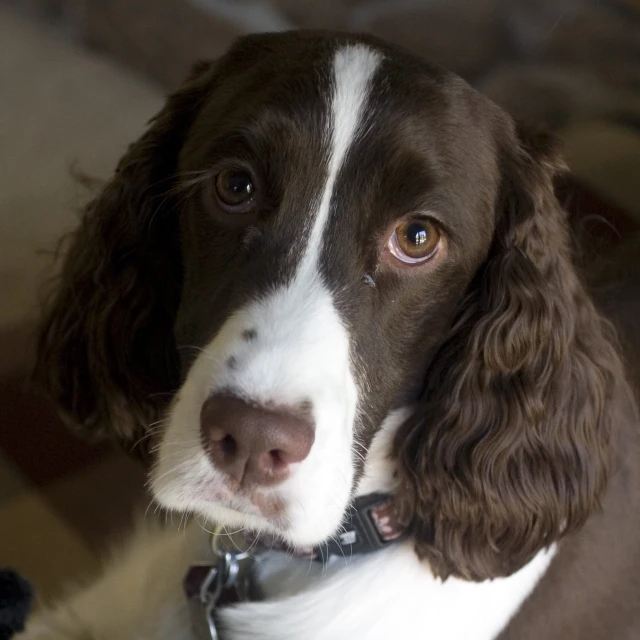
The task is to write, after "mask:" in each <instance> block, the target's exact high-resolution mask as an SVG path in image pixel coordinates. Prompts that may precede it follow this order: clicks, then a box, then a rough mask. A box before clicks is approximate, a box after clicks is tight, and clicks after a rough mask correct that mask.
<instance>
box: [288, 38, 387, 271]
mask: <svg viewBox="0 0 640 640" xmlns="http://www.w3.org/2000/svg"><path fill="white" fill-rule="evenodd" d="M381 60H382V54H381V53H380V52H378V51H375V50H374V49H371V48H369V47H367V46H365V45H362V44H358V45H350V46H347V47H342V48H340V49H338V51H336V53H335V56H334V59H333V78H332V80H333V87H332V94H331V121H330V124H331V131H330V135H331V147H330V156H329V173H328V177H327V182H326V184H325V188H324V192H323V194H322V199H321V200H320V206H319V208H318V213H317V215H316V218H315V220H314V223H313V227H312V229H311V233H310V234H309V239H308V244H307V248H306V251H305V254H304V256H303V258H302V263H301V264H300V270H299V274H298V275H302V274H304V275H307V274H309V271H315V267H316V265H317V262H318V256H319V255H320V249H321V247H322V238H323V235H324V231H325V228H326V226H327V221H328V220H329V210H330V205H331V197H332V195H333V189H334V186H335V183H336V178H337V176H338V173H339V171H340V168H341V167H342V164H343V162H344V159H345V157H346V155H347V152H348V151H349V148H350V147H351V145H352V144H353V142H354V140H355V139H356V138H357V135H358V132H359V130H360V125H361V122H362V119H363V118H362V116H363V114H364V110H365V106H366V103H367V99H368V96H369V92H370V89H371V83H372V80H373V77H374V75H375V72H376V69H377V68H378V66H379V64H380V62H381Z"/></svg>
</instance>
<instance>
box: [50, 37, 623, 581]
mask: <svg viewBox="0 0 640 640" xmlns="http://www.w3.org/2000/svg"><path fill="white" fill-rule="evenodd" d="M552 165H553V158H552V155H551V152H550V150H549V149H548V148H547V146H546V142H545V141H544V140H542V141H539V142H536V143H534V142H531V141H529V140H527V139H524V138H523V137H522V135H520V134H519V132H517V131H516V129H515V127H514V125H513V123H512V121H511V120H510V119H509V118H508V116H506V115H505V114H504V113H503V112H501V111H500V110H499V109H498V108H497V107H496V106H494V105H493V104H492V103H490V102H489V101H488V100H486V99H485V98H483V97H482V96H480V95H479V94H477V93H476V92H474V91H473V90H472V89H470V88H469V87H468V86H467V85H466V84H465V83H464V82H462V81H461V80H460V79H458V78H456V77H455V76H453V75H451V74H449V73H447V72H445V71H443V70H441V69H437V68H434V67H432V66H429V65H427V64H424V63H422V62H420V61H418V60H416V59H414V58H412V57H410V56H408V55H406V54H404V53H402V52H399V51H398V50H395V49H393V48H390V47H387V46H386V45H383V44H382V43H380V42H378V41H376V40H374V39H370V38H365V37H347V36H333V35H327V34H313V33H301V34H300V33H291V34H283V35H264V36H255V37H250V38H246V39H243V40H241V41H239V42H238V44H237V45H236V46H234V48H233V49H232V50H231V51H230V52H229V53H228V54H227V55H226V56H225V57H224V58H222V59H221V60H220V61H218V62H216V63H212V64H209V65H207V64H204V65H200V66H198V67H197V68H196V69H195V70H194V72H193V74H192V76H191V78H190V79H189V80H188V81H187V83H186V84H185V86H184V87H183V88H182V89H181V90H180V91H179V92H177V93H176V94H174V96H172V97H171V98H170V99H169V101H168V103H167V106H166V107H165V109H164V110H163V111H162V112H161V113H160V114H159V115H158V117H157V118H156V120H155V121H154V123H153V124H152V127H151V129H150V130H149V132H148V133H147V134H146V135H145V136H144V137H143V138H142V139H141V140H140V141H139V142H138V143H136V144H135V145H133V146H132V148H131V150H130V151H129V154H128V155H127V156H126V157H125V158H124V159H123V161H122V162H121V165H120V167H119V170H118V173H117V176H116V178H115V179H114V181H113V182H112V183H111V184H110V185H109V186H108V187H107V188H106V189H105V192H104V193H103V194H102V195H101V197H100V198H98V199H97V200H96V201H95V202H94V203H92V205H90V207H89V210H88V214H87V216H86V218H85V221H84V226H83V229H82V230H81V236H79V241H78V242H76V243H75V245H74V247H72V250H71V252H70V254H69V257H68V258H67V266H66V270H65V272H64V274H63V282H66V283H67V284H66V286H63V287H62V288H61V291H60V293H59V294H58V299H57V301H56V304H55V305H54V307H53V311H52V313H51V315H50V317H49V319H48V321H47V323H46V324H45V329H44V331H43V336H42V339H41V345H40V346H41V361H42V362H44V363H48V364H49V365H50V364H51V362H53V361H54V360H55V361H56V362H58V363H59V362H60V358H61V357H62V354H61V350H62V351H65V355H64V356H63V357H64V358H66V361H67V362H68V363H71V362H73V363H75V365H74V366H75V367H76V370H75V371H74V373H73V375H66V376H63V378H62V379H60V377H59V378H58V380H57V381H55V382H52V380H53V376H50V377H49V378H48V381H49V386H50V389H51V390H52V391H53V392H54V394H55V395H56V396H57V398H58V400H59V401H60V403H61V404H62V405H63V407H64V408H65V409H66V410H67V411H70V412H71V413H72V414H73V419H74V420H80V421H82V422H84V423H85V424H88V425H94V426H95V425H96V423H97V422H102V423H104V421H105V418H106V420H107V421H108V422H109V423H110V424H111V426H112V428H115V429H116V430H120V432H121V433H122V432H125V433H127V434H128V435H132V436H133V434H134V432H136V431H138V430H139V429H140V425H141V426H142V428H143V429H147V428H148V426H149V423H151V422H152V421H153V420H154V418H156V417H159V418H160V419H161V423H160V424H159V425H157V426H156V427H155V431H154V433H156V434H157V435H158V446H157V459H156V463H155V465H154V470H153V472H152V486H153V491H154V493H155V495H156V497H157V498H158V500H159V501H160V502H161V503H162V504H164V505H165V506H167V507H170V508H173V509H179V510H183V511H194V512H197V513H199V514H201V515H204V516H206V517H208V518H211V519H212V520H215V521H217V522H221V523H223V524H228V525H238V526H240V527H248V528H250V529H259V530H268V531H270V532H273V533H276V534H278V535H280V536H282V537H283V538H284V539H285V540H287V541H288V542H289V543H291V544H292V545H294V546H298V545H304V546H306V545H310V544H316V543H320V542H322V541H324V540H325V539H327V538H328V537H329V536H330V535H332V534H333V533H335V532H336V530H337V529H338V528H339V526H340V523H341V520H342V518H343V514H344V512H345V510H346V508H347V507H348V504H349V501H350V499H351V498H352V496H353V494H354V491H355V488H356V484H357V482H358V479H359V478H360V476H361V475H362V472H363V468H364V464H365V462H366V461H367V457H368V451H369V448H370V445H371V443H372V441H373V439H374V436H375V435H376V433H377V432H378V431H379V430H380V428H381V426H382V425H383V423H384V421H385V418H386V417H387V416H388V415H389V414H390V413H391V412H392V411H393V410H394V409H396V408H398V407H400V406H403V405H411V406H414V407H415V410H414V412H413V414H412V417H411V419H410V420H408V421H407V422H406V423H405V424H404V425H402V427H401V428H400V430H399V432H398V434H397V436H396V446H395V450H394V451H391V450H389V451H388V452H386V453H388V455H390V456H391V455H393V456H394V460H395V465H396V473H397V478H396V479H395V480H394V481H393V486H395V487H396V488H397V493H398V498H399V501H401V502H402V503H403V504H404V505H405V506H406V507H407V509H408V511H409V517H410V518H411V519H412V521H413V528H414V531H415V532H416V536H417V543H418V549H419V551H420V553H421V554H422V555H425V556H427V557H428V558H429V559H430V560H431V562H432V565H433V566H434V570H435V571H437V572H438V573H440V574H441V575H447V574H448V573H451V572H456V573H459V574H460V575H465V576H466V577H470V578H476V579H479V578H484V577H489V576H492V575H499V574H503V573H507V572H509V571H512V570H513V569H514V568H517V567H518V566H520V565H521V564H522V563H523V562H524V561H526V559H528V558H529V557H531V555H532V554H533V553H534V552H535V551H537V550H538V549H539V548H541V547H542V546H544V545H545V544H549V543H550V542H552V541H553V540H554V539H555V538H556V537H557V536H558V535H560V533H561V532H562V531H565V530H569V529H571V528H572V527H573V526H574V525H576V526H577V524H579V523H580V522H581V521H582V520H584V518H585V517H586V515H587V514H588V512H589V511H590V509H591V506H592V505H593V504H595V503H596V502H597V499H598V497H599V495H600V494H601V492H602V490H603V487H604V482H605V478H606V469H607V461H608V457H607V444H608V439H609V430H608V423H607V421H606V420H605V418H604V415H605V412H604V409H603V403H604V401H605V400H604V396H606V394H607V393H608V391H607V389H608V386H609V385H610V384H611V380H612V379H613V377H614V375H613V373H611V371H612V370H613V369H615V365H608V364H607V362H606V357H610V358H611V359H612V362H613V361H615V356H614V355H613V352H611V351H610V350H609V347H608V343H607V342H606V340H605V339H604V338H603V337H602V335H601V326H600V320H599V318H598V316H597V315H596V314H595V312H594V311H593V308H592V307H591V304H590V302H589V301H588V299H587V298H586V297H585V295H584V292H583V291H582V289H581V287H580V284H579V282H578V280H577V278H576V276H575V274H574V273H573V270H572V268H571V265H570V262H569V259H568V250H567V246H566V239H565V230H564V226H563V225H564V222H563V218H562V214H561V212H560V209H559V208H558V207H557V203H555V200H554V199H553V193H552V188H551V177H552V174H553V166H552ZM99 245H102V246H103V247H104V249H101V251H102V252H103V253H102V255H100V256H95V255H93V256H92V255H91V252H90V250H91V249H94V250H96V251H99V250H98V249H97V247H98V246H99ZM105 249H109V254H108V255H107V254H106V253H105ZM88 281H91V282H92V283H93V286H92V287H90V286H86V287H85V289H86V292H85V293H86V296H87V298H86V300H84V301H83V302H81V303H80V305H81V306H80V307H78V306H75V309H76V313H77V316H76V317H75V318H73V319H72V318H71V317H70V316H69V312H70V309H69V307H70V305H69V304H66V307H65V301H66V302H67V303H68V302H69V300H70V299H71V298H72V297H73V298H74V300H75V301H76V304H77V301H78V300H79V298H78V296H79V293H78V292H79V291H80V290H83V291H84V289H83V287H82V283H85V284H87V285H88V284H89V282H88ZM109 287H111V292H110V293H105V291H106V290H107V289H108V288H109ZM89 289H91V291H89ZM96 289H97V291H96ZM100 291H102V293H100ZM72 292H73V293H72ZM65 296H66V297H65ZM101 296H102V297H101ZM63 307H65V312H64V313H65V314H66V315H65V316H64V317H63V311H62V308H63ZM92 314H96V315H95V317H94V316H93V315H92ZM79 316H82V317H79ZM578 325H580V326H581V327H582V329H585V328H586V329H587V330H588V331H590V333H591V337H590V338H588V339H587V338H586V337H585V336H584V335H582V336H579V335H578V332H577V329H576V327H577V326H578ZM74 331H75V335H74ZM61 336H64V340H63V339H62V338H61ZM73 341H75V342H73ZM110 341H111V345H110ZM72 342H73V344H72ZM63 343H64V344H63ZM114 345H117V346H114ZM603 354H604V355H603ZM605 356H606V357H605ZM616 362H617V361H616ZM43 366H44V365H43ZM612 367H613V369H612ZM47 375H49V374H47ZM83 376H86V378H89V379H83ZM561 378H563V379H561ZM571 384H573V387H572V388H570V387H571ZM563 385H568V387H567V389H563V388H562V389H561V387H562V386H563ZM81 387H82V388H81ZM167 397H168V398H170V402H169V403H167V402H166V400H167ZM583 398H584V403H586V404H584V403H583V404H582V406H581V407H578V405H577V402H578V401H580V402H582V400H583ZM552 414H553V415H552ZM556 414H560V415H561V416H562V418H561V419H560V418H559V416H558V415H556ZM586 432H588V433H586ZM585 438H586V440H591V441H592V442H597V445H598V446H597V447H596V448H595V449H594V450H593V451H592V452H590V453H589V454H587V453H586V451H585V449H584V448H582V445H581V444H580V442H579V441H582V440H581V439H585ZM586 440H585V441H586ZM545 456H546V457H545ZM575 460H578V466H577V467H576V465H575V464H573V462H574V461H575ZM572 464H573V466H571V465H572ZM571 483H573V485H572V484H571ZM532 489H533V491H531V490H532ZM545 492H546V493H547V494H548V495H545ZM514 527H515V529H514ZM512 530H513V531H512ZM527 535H529V536H530V537H529V538H527ZM516 544H518V545H519V546H520V548H519V549H514V548H515V546H516Z"/></svg>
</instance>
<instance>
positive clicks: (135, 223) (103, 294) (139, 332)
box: [35, 63, 213, 439]
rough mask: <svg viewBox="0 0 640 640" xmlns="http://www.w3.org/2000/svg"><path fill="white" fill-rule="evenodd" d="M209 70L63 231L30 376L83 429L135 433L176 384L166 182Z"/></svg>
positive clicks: (172, 223) (199, 72) (174, 98)
mask: <svg viewBox="0 0 640 640" xmlns="http://www.w3.org/2000/svg"><path fill="white" fill-rule="evenodd" d="M212 74H213V65H212V64H209V63H200V64H198V65H196V66H195V67H194V68H193V70H192V72H191V74H190V76H189V77H188V79H187V80H186V82H185V83H184V85H183V86H182V87H181V88H180V89H179V90H178V91H176V92H175V93H174V94H173V95H171V96H170V97H169V98H168V99H167V102H166V104H165V106H164V108H163V109H162V110H161V111H160V112H159V113H158V114H157V115H156V116H155V117H154V118H153V119H152V120H151V122H150V123H149V128H148V130H147V131H146V133H145V134H144V135H143V136H142V137H141V138H140V139H139V140H138V141H137V142H135V143H134V144H132V145H131V146H130V147H129V149H128V151H127V153H126V154H125V156H124V157H123V158H122V159H121V161H120V163H119V164H118V167H117V169H116V172H115V175H114V177H113V178H112V179H111V180H110V182H109V183H107V185H106V186H105V187H104V189H103V190H102V192H101V193H100V194H99V195H98V197H97V198H95V199H94V200H93V201H92V202H90V203H89V205H88V206H87V207H86V209H85V211H84V213H83V217H82V220H81V223H80V226H79V228H78V230H77V231H75V232H74V233H73V234H71V236H69V238H68V240H69V243H68V248H67V250H66V252H65V254H64V263H63V265H62V270H61V275H60V278H59V280H58V281H56V289H55V291H54V292H53V295H52V296H51V298H50V300H49V302H48V303H47V304H46V307H45V313H44V316H43V319H42V323H41V327H40V334H39V340H38V351H37V364H36V370H35V376H36V379H37V381H38V382H39V383H40V384H41V385H42V386H43V387H44V389H45V391H46V392H47V393H48V394H49V395H50V396H51V398H52V399H53V400H54V401H55V402H56V403H57V405H58V406H59V408H60V410H61V413H62V415H63V417H64V418H65V420H66V421H67V422H68V423H69V424H71V425H73V426H77V427H80V428H81V429H82V430H83V431H84V432H85V433H89V434H102V433H106V432H109V433H115V434H116V435H117V436H118V437H120V438H124V439H128V438H132V437H135V436H136V435H137V434H138V432H140V430H141V429H143V428H146V427H147V426H148V425H149V423H150V422H152V421H153V420H155V419H156V418H157V415H158V412H159V410H160V409H161V408H162V407H163V405H164V404H165V402H166V401H167V398H168V396H166V395H163V392H171V391H173V390H174V389H175V388H176V386H177V380H178V369H177V357H176V350H175V344H174V338H173V322H174V317H175V313H176V307H177V303H178V297H179V290H180V284H181V283H180V271H181V269H180V253H179V246H178V220H177V208H176V206H175V203H174V202H173V197H172V181H173V180H174V179H175V173H176V166H177V158H178V154H179V152H180V149H181V146H182V143H183V141H184V138H185V136H186V132H187V131H188V128H189V126H190V125H191V123H192V122H193V120H194V117H195V115H196V114H197V112H198V111H199V108H200V106H201V103H202V101H203V100H204V98H205V97H206V95H207V93H208V89H209V86H210V84H211V82H212ZM123 108H126V105H125V106H124V107H123Z"/></svg>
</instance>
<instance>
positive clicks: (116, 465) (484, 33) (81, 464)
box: [0, 0, 640, 598]
mask: <svg viewBox="0 0 640 640" xmlns="http://www.w3.org/2000/svg"><path fill="white" fill-rule="evenodd" d="M311 27H316V28H318V27H319V28H329V29H339V30H356V31H368V32H371V33H373V34H375V35H377V36H380V37H382V38H385V39H388V40H391V41H393V42H396V43H398V44H401V45H403V46H404V47H406V48H408V49H411V50H413V51H415V52H416V53H418V54H421V55H423V56H424V57H426V58H428V59H429V60H431V61H433V62H436V63H439V64H441V65H444V66H446V67H448V68H450V69H451V70H453V71H455V72H457V73H459V74H460V75H462V76H463V77H464V78H465V79H467V80H468V81H469V82H470V83H472V84H473V85H474V86H476V87H477V88H478V89H480V90H481V91H483V92H485V93H486V94H488V95H489V96H490V97H492V98H493V99H494V100H496V101H497V102H498V103H500V104H501V105H502V106H503V107H505V108H506V109H507V110H508V111H510V112H511V113H512V114H513V115H515V116H517V117H520V118H524V119H526V120H529V121H534V122H538V123H541V124H543V125H546V126H547V127H549V128H552V129H554V130H555V131H556V133H557V135H558V136H559V138H560V140H561V142H562V145H563V147H564V153H565V157H566V159H567V161H568V164H569V167H570V170H571V171H570V175H569V176H568V177H567V178H565V179H563V180H562V182H559V183H558V195H559V197H560V198H561V199H562V201H563V202H564V204H565V206H566V207H567V209H568V211H569V212H570V216H571V222H572V225H573V227H574V231H575V235H576V238H577V239H578V242H579V246H580V251H579V255H580V259H581V261H582V262H583V266H584V267H585V270H586V273H587V275H588V278H589V281H590V283H591V286H592V289H593V291H594V293H595V294H596V296H597V297H598V299H599V300H600V303H601V305H602V306H603V307H604V308H605V309H606V310H607V312H608V313H610V314H611V316H612V317H613V318H614V320H615V322H617V323H618V325H619V326H620V328H621V331H622V335H623V343H624V345H625V351H626V355H627V360H628V363H629V367H630V370H631V371H632V374H634V375H635V373H636V369H637V367H638V364H639V363H640V0H626V1H625V0H618V1H613V0H609V1H606V0H602V1H599V2H596V1H593V0H13V1H9V0H0V567H2V566H7V565H10V566H13V567H14V568H16V569H18V570H19V571H21V572H22V573H23V574H24V575H25V576H26V577H27V578H28V579H30V580H31V581H32V582H33V583H34V585H35V587H36V589H37V591H38V593H39V594H40V595H41V596H43V597H45V598H47V597H51V596H53V595H55V594H57V593H59V592H60V589H61V588H62V586H63V585H64V584H65V582H68V581H73V580H77V579H79V578H82V577H86V576H90V575H91V574H92V573H93V572H94V571H95V570H96V568H97V566H98V559H99V556H100V553H101V552H103V551H104V549H105V544H106V541H107V540H112V539H113V536H114V535H116V534H117V533H118V532H121V531H122V530H123V529H124V528H125V525H126V523H127V522H128V521H129V520H130V519H131V514H132V513H133V512H134V511H135V510H141V511H144V509H145V508H146V507H147V505H148V504H149V497H148V496H147V495H146V494H145V489H144V481H145V476H144V470H143V469H142V468H141V467H140V466H139V465H138V463H136V462H135V461H134V460H133V459H132V458H130V457H129V456H128V455H127V453H126V452H123V451H119V450H116V449H115V448H114V447H112V446H109V445H108V444H101V445H98V446H90V445H88V444H86V443H83V442H81V441H79V440H77V439H76V438H75V437H74V436H73V435H72V434H70V433H68V432H66V431H65V430H64V429H63V428H62V427H61V425H60V423H59V422H58V420H57V419H56V417H55V414H54V413H53V412H52V410H51V407H50V406H49V405H48V404H47V402H46V401H45V400H44V399H43V398H41V397H40V396H39V395H38V393H37V391H36V390H35V389H33V388H32V387H31V386H30V384H29V382H28V374H29V369H30V367H31V364H32V361H33V349H32V333H33V327H34V323H35V318H36V317H37V308H38V305H37V301H38V291H39V288H40V287H41V284H42V282H43V281H45V280H46V279H47V278H48V277H49V276H51V274H52V258H51V255H50V252H48V251H50V250H51V249H52V248H53V247H54V246H55V242H56V240H57V238H59V237H60V235H61V234H62V233H64V232H65V231H67V230H69V229H71V228H73V227H74V226H75V224H76V221H77V211H78V209H79V208H80V207H81V205H82V203H83V202H84V201H86V200H87V199H88V197H89V195H90V193H91V188H92V185H91V184H88V183H87V181H86V180H84V181H78V180H77V176H78V175H79V174H83V175H88V176H92V177H95V178H97V179H103V178H106V177H108V176H109V174H110V172H111V171H112V170H113V168H114V165H115V163H116V161H117V159H118V158H119V156H120V155H121V154H122V153H123V152H124V150H125V148H126V146H127V144H128V143H129V142H131V141H132V140H133V139H135V138H136V137H137V136H138V135H139V134H140V133H141V132H142V130H143V127H144V124H145V122H146V121H147V119H148V118H149V117H150V116H151V115H152V114H153V113H154V112H155V111H156V110H157V109H158V108H159V107H160V105H161V103H162V96H163V95H164V94H165V93H166V92H167V91H168V90H170V89H172V88H174V87H175V86H177V85H178V84H179V82H180V80H181V79H182V78H183V76H184V75H185V73H186V71H187V69H188V68H189V66H190V65H191V63H192V62H193V61H195V60H197V59H203V58H215V57H217V56H219V55H220V54H221V53H223V52H224V51H225V50H226V49H227V47H228V46H229V45H230V43H231V42H232V41H233V40H234V39H235V38H236V37H238V36H240V35H242V34H245V33H249V32H255V31H276V30H285V29H293V28H311ZM74 176H75V178H74ZM89 182H90V181H89ZM94 188H95V187H94ZM639 379H640V378H639ZM150 511H151V512H152V511H153V509H151V510H150Z"/></svg>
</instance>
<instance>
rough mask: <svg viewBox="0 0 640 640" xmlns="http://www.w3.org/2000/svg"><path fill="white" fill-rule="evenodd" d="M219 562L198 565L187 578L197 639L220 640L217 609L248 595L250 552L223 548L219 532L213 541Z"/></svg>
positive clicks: (185, 586) (191, 615)
mask: <svg viewBox="0 0 640 640" xmlns="http://www.w3.org/2000/svg"><path fill="white" fill-rule="evenodd" d="M211 547H212V550H213V553H214V556H215V558H216V560H217V564H215V565H209V564H202V565H194V566H192V567H190V569H189V571H188V572H187V575H186V577H185V579H184V590H185V593H186V595H187V600H188V603H189V613H190V617H191V625H192V628H193V632H194V634H195V637H196V638H199V639H201V640H220V635H219V632H218V629H217V627H216V621H215V616H214V612H215V608H216V606H217V605H218V604H220V603H225V602H226V603H229V602H238V601H241V600H244V599H246V598H247V596H248V589H249V568H250V567H249V563H252V559H251V558H250V556H249V554H248V553H246V552H238V553H236V552H232V551H221V550H220V549H218V545H217V534H214V535H213V536H212V544H211Z"/></svg>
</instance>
